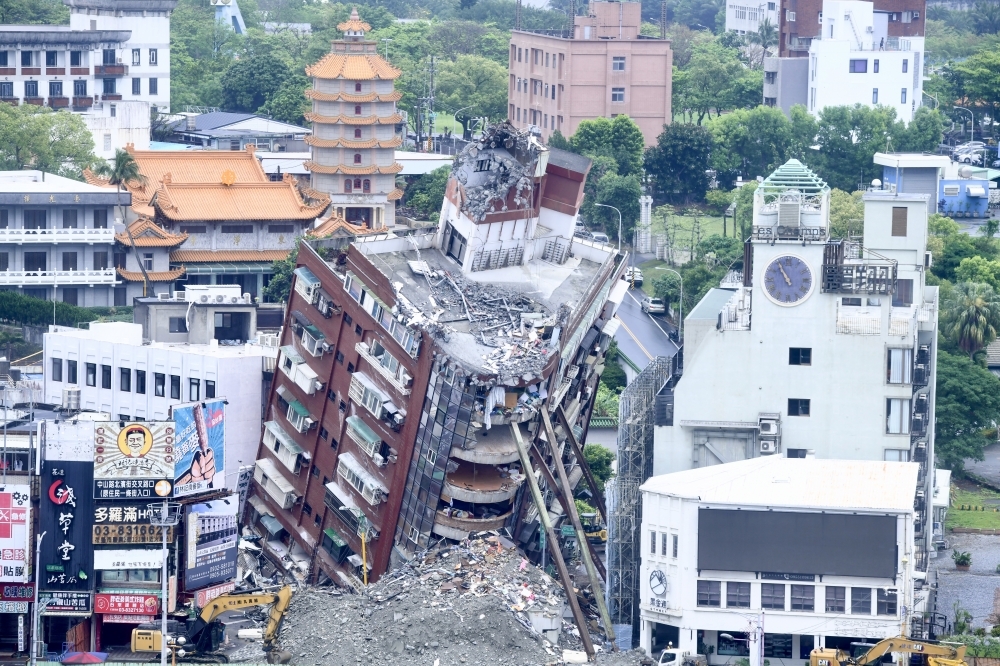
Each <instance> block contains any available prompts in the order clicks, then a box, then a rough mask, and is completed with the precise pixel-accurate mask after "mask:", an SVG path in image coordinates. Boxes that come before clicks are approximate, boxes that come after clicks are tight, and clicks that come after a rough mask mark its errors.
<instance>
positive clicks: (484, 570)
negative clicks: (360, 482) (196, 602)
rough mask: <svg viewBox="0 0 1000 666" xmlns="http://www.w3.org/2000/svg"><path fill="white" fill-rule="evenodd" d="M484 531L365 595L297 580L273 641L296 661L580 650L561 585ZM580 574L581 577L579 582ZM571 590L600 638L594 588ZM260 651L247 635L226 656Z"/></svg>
mask: <svg viewBox="0 0 1000 666" xmlns="http://www.w3.org/2000/svg"><path fill="white" fill-rule="evenodd" d="M484 535H485V536H482V535H481V536H480V537H478V538H474V539H471V540H468V541H465V542H462V543H461V544H458V545H443V544H442V545H439V546H437V547H435V548H432V549H431V550H429V551H426V552H424V553H422V554H420V555H419V556H418V557H416V558H414V559H413V560H412V561H410V562H408V563H406V564H404V565H402V566H401V567H399V568H397V569H395V570H393V571H392V572H390V573H388V574H386V575H385V576H383V577H382V578H381V580H379V581H378V583H375V584H373V585H371V586H369V587H368V589H367V590H366V592H365V593H363V594H345V593H342V592H340V591H338V590H336V589H334V588H327V587H308V588H300V589H299V590H298V591H297V592H296V594H295V597H294V599H293V602H292V605H291V608H290V609H289V611H288V614H287V616H286V617H285V620H284V623H283V625H282V629H281V637H280V640H279V645H280V646H281V648H282V649H284V650H287V651H289V652H290V653H292V655H293V657H292V662H291V663H292V664H296V665H298V666H313V665H315V666H339V665H341V664H344V665H347V664H350V665H353V664H356V663H360V662H362V661H364V662H366V663H373V664H394V663H399V664H402V663H406V664H427V665H428V666H431V665H436V666H460V665H462V664H469V665H474V664H497V665H505V664H506V665H509V666H514V665H518V666H520V665H522V664H523V665H525V666H528V665H531V666H535V665H548V664H561V663H575V662H574V661H573V660H574V659H577V658H579V656H580V655H584V658H585V653H583V652H582V647H581V642H580V638H579V633H578V631H577V629H576V627H575V626H574V625H573V622H572V619H569V611H568V608H567V604H566V599H565V595H564V591H563V587H562V586H561V584H560V583H559V582H558V581H557V580H555V579H553V578H552V577H551V576H549V575H548V574H547V573H545V572H543V571H542V570H541V569H539V568H538V567H535V566H534V565H532V564H531V563H530V562H528V560H526V559H525V558H524V557H523V556H522V555H521V554H520V553H519V552H518V551H517V550H516V549H515V548H514V544H513V542H511V541H509V540H508V539H506V538H504V537H503V536H500V535H499V534H497V533H496V532H492V533H484ZM585 580H586V579H585V577H584V576H581V577H580V581H581V585H583V583H584V582H585ZM577 594H578V597H579V598H580V600H581V603H582V604H583V605H584V608H585V609H587V611H588V617H589V618H590V626H591V630H592V632H593V638H594V639H595V642H597V643H598V644H600V642H601V639H602V636H601V634H600V630H599V627H598V621H597V617H598V616H597V611H596V608H594V607H593V604H592V602H593V598H592V596H591V593H590V590H589V588H586V587H585V586H584V587H583V588H582V589H579V588H578V592H577ZM564 615H565V616H566V618H567V619H565V620H564ZM259 650H260V646H259V644H257V643H252V644H249V645H246V646H244V647H243V648H241V649H240V650H238V651H237V652H234V653H232V654H230V655H229V659H230V661H252V660H254V659H255V658H256V659H259V654H260V653H259ZM642 658H643V656H642V654H641V653H639V652H636V651H633V652H627V653H611V652H610V651H609V652H607V653H599V654H598V663H601V664H606V665H608V666H626V665H628V666H637V665H638V664H640V663H642ZM649 663H651V662H649Z"/></svg>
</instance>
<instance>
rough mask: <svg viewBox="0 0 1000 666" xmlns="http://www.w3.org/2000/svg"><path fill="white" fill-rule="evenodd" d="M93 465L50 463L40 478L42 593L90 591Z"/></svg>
mask: <svg viewBox="0 0 1000 666" xmlns="http://www.w3.org/2000/svg"><path fill="white" fill-rule="evenodd" d="M92 474H93V463H91V462H89V461H88V462H83V461H61V460H49V461H46V463H45V473H44V474H43V476H42V493H41V495H42V497H41V500H40V503H39V519H38V522H39V526H38V529H39V532H40V533H41V532H44V533H45V535H46V536H45V538H44V539H43V541H42V551H41V562H40V564H41V571H40V576H39V581H40V583H41V587H42V589H45V590H77V591H82V590H88V591H89V590H90V589H92V582H93V581H91V580H90V577H91V575H92V573H93V571H92V563H93V555H92V553H93V550H94V549H93V548H92V547H91V543H90V537H89V536H88V532H89V531H90V517H91V515H92V511H93V500H92V499H91V498H90V492H89V488H90V484H91V479H92V476H91V475H92Z"/></svg>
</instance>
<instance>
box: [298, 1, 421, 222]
mask: <svg viewBox="0 0 1000 666" xmlns="http://www.w3.org/2000/svg"><path fill="white" fill-rule="evenodd" d="M337 29H338V30H340V31H341V32H343V33H344V38H343V39H341V40H336V41H334V42H333V45H332V49H331V51H330V53H328V54H327V55H325V56H324V57H323V58H322V59H321V60H320V61H319V62H317V63H315V64H314V65H312V66H310V67H307V68H306V74H307V75H308V76H309V77H311V78H312V88H310V89H309V90H307V91H306V97H308V98H309V99H311V100H312V105H313V108H312V111H311V112H309V113H307V114H306V120H308V121H310V122H312V124H313V132H312V134H311V135H310V136H308V137H307V138H306V143H307V144H309V146H311V148H312V160H311V161H309V162H306V164H305V166H306V168H307V169H309V171H310V172H312V183H311V185H312V187H313V188H314V189H315V190H317V191H319V192H325V193H327V194H329V195H330V199H331V201H332V203H333V207H334V208H335V210H336V212H337V215H339V216H340V217H343V218H344V219H345V220H347V221H348V222H350V223H351V224H356V225H359V226H363V227H368V228H369V229H382V228H384V227H391V226H393V225H395V220H396V201H398V200H399V199H400V197H402V196H403V192H402V190H400V189H398V188H397V187H396V174H397V173H399V172H400V171H402V168H403V167H402V165H401V164H399V163H398V162H396V159H395V150H394V149H395V148H397V147H398V146H399V145H400V144H401V143H402V136H401V134H400V131H401V126H402V122H403V119H402V116H401V115H400V114H399V112H398V111H396V102H397V101H399V98H400V97H401V95H402V93H400V92H397V91H395V90H394V81H395V80H396V79H397V78H399V75H400V74H401V72H400V70H398V69H396V68H395V67H393V66H392V65H390V64H389V63H388V62H386V61H385V60H384V59H383V58H382V57H381V56H380V55H379V54H378V48H377V47H378V44H377V43H376V42H374V41H371V40H366V39H365V33H366V32H368V31H370V30H371V26H370V25H368V24H367V23H365V22H364V21H362V20H361V19H360V17H359V16H358V11H357V9H356V8H355V9H352V10H351V18H350V20H349V21H346V22H344V23H341V24H340V25H338V26H337Z"/></svg>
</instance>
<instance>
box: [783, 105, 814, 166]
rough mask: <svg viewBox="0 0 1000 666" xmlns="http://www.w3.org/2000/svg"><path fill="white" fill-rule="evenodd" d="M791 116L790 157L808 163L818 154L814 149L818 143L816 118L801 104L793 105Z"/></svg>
mask: <svg viewBox="0 0 1000 666" xmlns="http://www.w3.org/2000/svg"><path fill="white" fill-rule="evenodd" d="M790 116H791V123H792V125H791V131H792V138H791V143H790V144H789V147H788V157H789V159H791V158H795V159H797V160H798V161H800V162H802V163H803V164H808V163H809V162H810V161H812V160H813V159H814V158H815V154H816V151H814V150H813V149H812V147H813V145H814V144H815V143H816V132H817V131H818V127H817V125H816V119H815V118H813V116H812V114H811V113H809V110H808V109H806V107H804V106H802V105H801V104H796V105H795V106H793V107H792V110H791V113H790Z"/></svg>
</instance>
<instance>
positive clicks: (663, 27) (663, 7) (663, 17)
mask: <svg viewBox="0 0 1000 666" xmlns="http://www.w3.org/2000/svg"><path fill="white" fill-rule="evenodd" d="M666 38H667V0H663V2H661V3H660V39H666Z"/></svg>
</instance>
